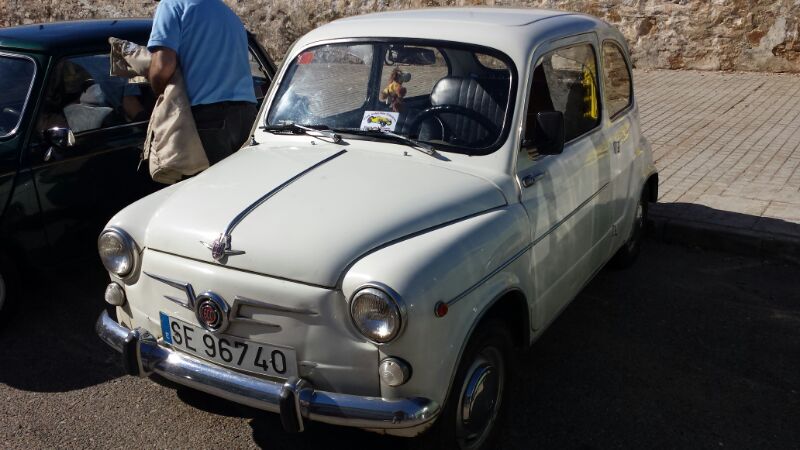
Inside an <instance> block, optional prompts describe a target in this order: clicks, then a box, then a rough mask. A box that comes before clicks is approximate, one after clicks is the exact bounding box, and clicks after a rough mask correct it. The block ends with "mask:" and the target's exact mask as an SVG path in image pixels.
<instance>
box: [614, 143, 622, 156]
mask: <svg viewBox="0 0 800 450" xmlns="http://www.w3.org/2000/svg"><path fill="white" fill-rule="evenodd" d="M613 147H614V153H616V154H618V155H619V151H620V145H619V141H614V145H613Z"/></svg>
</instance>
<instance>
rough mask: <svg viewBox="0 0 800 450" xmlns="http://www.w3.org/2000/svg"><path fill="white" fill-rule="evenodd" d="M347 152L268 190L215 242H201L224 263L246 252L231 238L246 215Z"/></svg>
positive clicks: (236, 218) (342, 151)
mask: <svg viewBox="0 0 800 450" xmlns="http://www.w3.org/2000/svg"><path fill="white" fill-rule="evenodd" d="M345 153H347V150H345V149H342V150H341V151H339V152H338V153H335V154H333V155H331V156H329V157H327V158H325V159H323V160H322V161H320V162H318V163H316V164H314V165H313V166H311V167H309V168H307V169H305V170H303V171H302V172H300V173H298V174H297V175H295V176H293V177H292V178H289V179H288V180H286V181H284V182H283V183H282V184H280V185H279V186H278V187H276V188H275V189H273V190H271V191H269V192H267V193H266V194H264V195H263V196H261V197H260V198H259V199H258V200H256V201H255V202H253V203H251V204H250V206H248V207H247V208H245V209H244V210H243V211H242V212H240V213H239V214H237V215H236V217H234V218H233V220H232V221H231V222H230V223H229V224H228V227H227V228H225V232H224V233H222V234H220V235H219V237H218V238H217V239H215V240H214V241H213V242H203V241H200V243H201V244H203V246H205V247H206V248H208V249H209V250H211V257H212V258H214V260H216V261H217V262H219V263H222V264H224V263H225V260H226V258H227V257H228V256H235V255H242V254H244V253H245V252H244V251H242V250H233V249H232V247H231V240H232V239H231V233H233V229H234V228H236V226H237V225H239V224H240V223H241V222H242V221H243V220H244V219H245V217H247V216H248V215H250V213H252V212H253V211H255V210H256V208H258V207H259V206H261V205H263V204H264V202H266V201H267V200H269V199H270V198H272V197H273V196H275V195H276V194H277V193H279V192H280V191H282V190H284V189H285V188H286V187H288V186H289V185H291V184H292V183H294V182H295V181H297V180H299V179H300V178H302V177H303V176H305V175H306V174H308V173H309V172H311V171H312V170H314V169H316V168H318V167H319V166H321V165H323V164H326V163H327V162H329V161H331V160H333V159H336V158H338V157H340V156H342V155H344V154H345Z"/></svg>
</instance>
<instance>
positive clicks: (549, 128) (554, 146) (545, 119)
mask: <svg viewBox="0 0 800 450" xmlns="http://www.w3.org/2000/svg"><path fill="white" fill-rule="evenodd" d="M523 146H525V147H535V148H536V151H537V153H538V154H540V155H558V154H560V153H561V152H563V151H564V114H563V113H562V112H561V111H542V112H539V113H538V114H537V115H536V123H535V124H534V138H533V139H532V140H527V139H526V140H525V141H523Z"/></svg>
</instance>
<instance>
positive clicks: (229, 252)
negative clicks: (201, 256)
mask: <svg viewBox="0 0 800 450" xmlns="http://www.w3.org/2000/svg"><path fill="white" fill-rule="evenodd" d="M200 243H201V244H203V245H205V247H206V248H207V249H209V250H211V257H212V258H214V260H215V261H217V262H222V261H223V260H224V259H225V258H227V257H228V256H234V255H243V254H244V251H243V250H233V249H231V236H230V235H228V234H220V235H219V237H218V238H217V240H215V241H214V242H212V243H210V244H209V243H208V242H203V241H200Z"/></svg>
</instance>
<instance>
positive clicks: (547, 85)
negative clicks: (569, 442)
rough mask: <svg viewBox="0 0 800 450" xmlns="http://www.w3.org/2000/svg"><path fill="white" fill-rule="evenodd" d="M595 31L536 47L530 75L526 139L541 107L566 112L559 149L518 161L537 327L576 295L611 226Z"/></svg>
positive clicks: (525, 154)
mask: <svg viewBox="0 0 800 450" xmlns="http://www.w3.org/2000/svg"><path fill="white" fill-rule="evenodd" d="M595 49H596V38H595V37H594V34H591V35H584V36H578V37H574V38H570V39H567V40H563V41H558V42H556V43H555V44H552V45H550V46H548V47H546V49H545V50H542V51H540V52H539V55H541V56H539V57H538V58H537V60H536V61H537V62H536V64H535V66H534V69H533V72H532V74H531V77H530V79H531V82H530V90H529V95H528V104H527V109H526V114H525V117H526V121H525V127H524V130H525V140H526V141H528V140H535V139H534V138H535V136H533V134H534V132H535V131H534V130H535V127H534V126H533V124H534V121H535V118H536V116H537V114H538V113H539V112H546V111H560V112H561V113H563V115H564V125H565V127H564V132H565V146H564V149H563V151H562V152H561V153H560V154H557V155H540V154H538V153H537V151H536V149H535V148H523V149H522V150H521V152H520V154H519V156H518V160H517V175H518V178H519V181H520V186H521V194H520V195H521V201H522V203H523V205H524V206H525V208H526V210H527V212H528V215H529V218H530V221H531V239H532V242H533V251H532V253H531V254H532V259H531V267H530V270H531V276H532V277H533V280H534V286H535V287H534V296H535V300H534V308H535V311H534V318H533V321H532V323H533V324H534V328H540V327H542V326H545V325H546V324H547V323H549V321H551V320H552V319H554V318H555V316H556V315H557V314H558V312H559V311H560V310H561V309H562V308H563V307H564V306H566V304H567V303H568V302H569V301H570V300H571V299H572V298H573V297H574V296H575V295H576V294H577V293H578V291H579V290H580V289H581V287H582V286H583V285H584V284H585V283H586V282H587V281H588V280H589V279H590V277H591V276H592V275H593V274H594V272H595V271H596V270H597V269H598V268H599V267H601V266H602V264H603V262H604V259H603V258H604V256H605V254H607V246H608V239H609V236H610V231H611V210H610V205H609V203H610V190H609V189H608V184H609V178H610V170H611V169H610V160H609V155H608V145H605V144H604V135H603V133H602V126H601V116H600V114H601V111H602V105H601V104H600V99H599V98H598V94H599V90H598V81H597V63H596V61H597V57H596V51H595Z"/></svg>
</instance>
